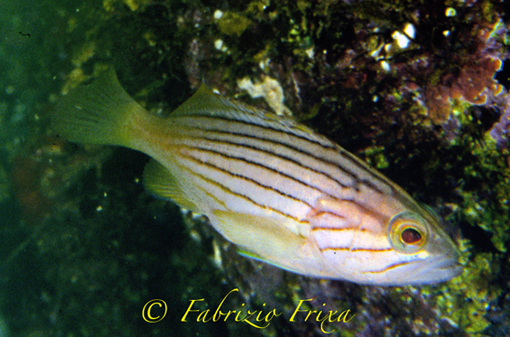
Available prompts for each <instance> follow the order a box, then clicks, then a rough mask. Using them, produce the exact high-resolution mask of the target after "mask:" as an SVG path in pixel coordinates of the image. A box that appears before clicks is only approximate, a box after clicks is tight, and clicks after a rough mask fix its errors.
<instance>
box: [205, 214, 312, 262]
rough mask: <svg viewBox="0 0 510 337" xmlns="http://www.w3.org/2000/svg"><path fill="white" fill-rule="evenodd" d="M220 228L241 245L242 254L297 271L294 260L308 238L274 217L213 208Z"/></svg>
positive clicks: (240, 251)
mask: <svg viewBox="0 0 510 337" xmlns="http://www.w3.org/2000/svg"><path fill="white" fill-rule="evenodd" d="M213 215H214V217H215V219H216V220H217V223H215V224H214V225H215V227H216V229H217V230H218V231H219V232H220V233H221V234H222V235H223V236H225V237H226V238H227V239H228V240H230V241H231V242H233V243H235V244H236V245H238V248H239V253H240V254H241V255H243V256H247V257H250V258H253V259H256V260H260V261H263V262H266V263H270V264H273V265H275V266H278V267H280V268H284V269H289V270H293V269H294V268H293V267H292V266H293V264H294V263H296V262H294V261H293V259H294V258H295V257H298V255H299V254H298V250H299V249H300V248H301V247H303V245H304V244H305V243H306V238H305V237H303V236H300V235H298V234H295V233H293V232H292V231H290V230H289V229H287V228H286V227H284V226H282V225H279V224H278V222H277V221H276V220H274V219H271V218H266V217H262V216H257V215H251V214H243V213H236V212H230V211H220V210H215V211H213Z"/></svg>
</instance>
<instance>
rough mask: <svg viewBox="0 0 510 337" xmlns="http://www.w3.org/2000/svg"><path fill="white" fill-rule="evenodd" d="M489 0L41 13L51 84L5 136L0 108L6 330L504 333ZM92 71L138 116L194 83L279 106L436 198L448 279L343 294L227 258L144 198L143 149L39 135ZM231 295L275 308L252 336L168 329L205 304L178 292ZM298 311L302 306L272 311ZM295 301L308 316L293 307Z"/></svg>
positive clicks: (505, 59)
mask: <svg viewBox="0 0 510 337" xmlns="http://www.w3.org/2000/svg"><path fill="white" fill-rule="evenodd" d="M503 5H504V3H503V2H499V1H496V0H483V1H478V0H467V1H449V0H443V1H438V0H432V1H425V0H421V1H420V0H419V1H396V2H395V1H379V0H374V1H355V0H351V1H326V0H323V1H305V0H300V1H268V0H260V1H244V2H240V1H237V2H231V1H222V2H212V1H205V0H204V1H198V0H192V1H170V0H167V1H165V0H139V1H137V0H125V1H123V0H105V1H102V2H101V1H96V2H83V3H81V4H80V5H78V6H75V5H71V4H69V3H66V4H63V3H61V2H58V1H57V2H55V3H54V5H53V6H48V9H47V11H46V12H45V14H44V15H47V18H46V21H45V22H46V23H45V27H51V30H48V32H47V35H46V36H45V39H41V40H44V41H45V43H44V45H43V46H41V47H40V48H42V50H44V51H47V53H48V54H51V55H56V57H55V56H54V58H52V60H53V61H52V62H49V61H44V62H42V61H41V62H40V63H38V65H39V66H38V67H34V68H33V70H32V71H33V72H35V73H36V74H34V75H35V78H37V79H38V83H41V79H44V78H45V79H47V81H48V83H51V85H50V86H49V87H48V88H46V89H47V91H48V92H47V93H46V94H45V96H44V98H39V100H40V104H37V105H34V106H33V108H32V109H33V112H28V111H26V110H24V111H22V112H20V114H23V113H24V114H26V115H28V117H30V118H29V119H30V120H31V121H32V123H31V124H30V127H31V130H32V132H31V133H29V135H30V136H25V137H24V141H23V142H22V143H21V144H22V146H21V145H19V146H17V147H15V146H13V145H12V144H13V143H12V142H9V141H8V138H7V137H8V136H5V135H8V134H9V129H10V128H11V124H12V123H13V122H12V119H9V118H7V117H9V115H8V113H9V112H8V111H9V105H8V104H7V105H6V103H2V104H0V108H1V109H0V117H1V118H0V121H1V124H0V127H1V128H2V133H1V134H2V135H3V136H2V137H4V138H5V140H4V139H2V141H3V144H2V149H1V151H2V152H3V153H6V154H7V156H6V158H8V162H7V163H2V165H3V167H2V168H0V187H1V190H0V192H1V195H2V198H3V200H5V198H7V197H6V196H5V195H7V194H9V193H10V194H12V195H14V196H15V198H16V201H17V204H16V208H17V210H19V213H20V216H19V228H12V229H10V231H12V233H16V234H19V233H21V234H20V235H19V236H21V237H22V238H18V239H17V240H18V241H17V242H16V244H17V245H18V247H19V248H15V247H14V246H15V245H14V244H13V243H11V244H9V245H8V246H9V247H13V248H12V250H13V253H9V254H4V255H3V256H7V258H6V261H5V262H3V268H2V269H3V270H4V272H3V274H1V279H2V282H3V284H4V285H3V288H4V290H5V292H4V293H2V298H3V299H4V300H3V301H2V304H1V305H0V310H1V313H2V315H3V317H4V319H5V320H6V322H7V324H8V326H9V327H10V330H11V331H12V332H13V333H16V335H20V336H22V335H25V336H59V335H63V336H111V335H122V336H141V335H143V336H146V335H153V336H168V335H182V336H184V335H201V336H216V335H221V336H226V335H230V336H239V335H241V334H243V335H249V336H322V335H324V331H327V332H331V334H330V335H337V336H468V335H476V336H502V335H508V334H510V330H509V327H508V321H510V291H509V290H510V288H509V283H508V280H509V279H510V269H509V267H508V266H509V259H510V252H509V244H510V219H509V211H510V210H509V208H510V206H509V202H508V196H509V195H510V168H509V166H510V159H509V155H510V153H509V149H510V145H509V144H510V143H509V139H508V137H509V136H508V133H509V128H510V103H509V102H510V99H509V97H510V96H509V94H508V90H509V85H510V82H509V70H510V69H509V62H510V61H509V55H510V52H509V44H510V40H509V37H510V33H509V30H508V24H509V15H508V12H505V10H506V7H504V6H503ZM50 18H55V19H54V20H50ZM50 33H51V34H50ZM32 34H34V33H32ZM51 36H52V37H51ZM55 51H57V52H55ZM43 55H44V54H43ZM39 58H41V57H40V56H39ZM41 59H42V58H41ZM108 66H113V67H114V68H115V69H116V71H117V73H118V76H119V80H120V82H121V83H122V85H123V87H124V88H126V89H127V91H128V92H129V93H130V94H131V95H132V96H133V97H134V98H135V99H136V100H137V101H138V102H139V103H140V104H142V105H143V106H144V107H145V108H146V109H147V110H149V111H150V112H152V113H155V114H161V115H165V114H168V113H169V112H171V111H172V110H173V109H175V108H176V107H177V106H178V105H179V104H180V103H182V102H183V101H185V100H186V99H187V98H189V97H190V96H191V94H192V93H193V92H194V91H195V90H196V89H197V88H198V87H199V86H200V85H201V84H202V83H203V82H205V83H206V84H207V85H208V86H209V87H211V88H213V89H215V90H217V91H218V92H220V93H221V94H223V95H225V96H226V97H230V98H235V99H237V100H240V101H243V102H245V103H247V104H250V105H254V106H257V107H259V108H264V109H268V110H272V111H275V112H279V113H281V114H289V113H290V112H291V113H292V115H293V116H294V118H296V119H297V120H298V121H300V122H301V123H304V124H306V125H307V126H309V127H311V128H313V129H314V130H316V131H318V132H320V133H322V134H324V135H326V136H328V137H329V138H330V139H331V140H333V141H335V142H337V143H339V144H340V145H341V146H342V147H344V148H346V149H347V150H349V151H350V152H352V153H354V154H355V155H357V156H358V157H360V158H362V159H363V160H366V161H367V162H368V163H369V164H371V165H372V166H373V167H375V168H377V169H378V170H379V171H380V172H381V173H383V174H384V175H385V176H387V177H388V178H390V179H392V180H393V181H395V182H396V183H397V184H398V185H400V186H402V187H403V188H404V189H405V190H406V191H407V192H409V193H410V194H411V195H412V197H413V198H414V199H416V200H419V201H420V202H423V203H424V204H427V205H429V206H430V207H432V208H433V209H434V210H436V211H437V213H438V214H440V215H441V217H442V218H443V219H444V220H445V221H444V223H443V226H444V229H445V231H446V232H448V233H449V234H450V236H451V237H452V238H453V239H454V241H455V242H456V244H457V245H458V247H459V249H460V250H461V252H462V258H461V262H462V263H463V264H464V266H465V267H464V272H463V274H462V275H461V276H459V277H457V278H455V279H453V280H452V281H450V282H446V283H441V284H437V285H430V286H422V287H375V286H361V285H357V284H353V283H347V282H339V281H331V280H319V279H313V278H307V277H302V276H298V275H295V274H291V273H288V272H285V271H282V270H280V269H277V268H275V267H272V266H268V265H265V264H262V263H260V262H257V261H253V260H249V259H246V258H243V257H241V256H239V255H238V254H237V252H236V250H235V247H233V245H231V244H229V243H228V242H227V241H225V240H224V239H223V238H222V237H221V235H219V234H218V233H216V232H215V231H214V230H213V229H212V228H210V226H209V225H208V223H207V219H205V218H204V217H200V216H196V215H194V214H191V213H188V212H181V211H180V210H179V209H178V208H177V207H176V206H175V205H173V204H171V203H169V202H166V201H163V200H158V199H155V198H153V197H151V196H150V195H149V194H148V193H146V192H145V191H144V189H143V187H142V185H141V183H140V180H141V177H142V172H143V167H144V165H145V163H146V162H147V160H148V158H146V157H145V156H144V155H142V154H139V153H135V152H131V151H128V150H125V149H120V148H117V149H112V148H108V147H100V146H92V145H88V146H78V145H75V144H72V143H67V142H65V141H62V140H59V139H56V138H55V137H53V136H52V135H51V131H50V129H49V127H48V121H49V118H50V116H51V113H52V107H51V103H52V102H55V101H56V99H57V97H58V96H59V95H60V94H61V93H64V92H68V91H69V90H70V89H71V88H73V87H75V86H77V85H78V84H79V83H82V82H87V81H89V80H90V79H92V78H93V77H94V76H95V75H97V74H98V73H100V72H101V71H102V70H104V69H106V68H107V67H108ZM1 97H3V96H0V98H1ZM4 100H5V101H7V99H4ZM31 114H32V115H31ZM35 115H37V116H38V118H33V116H35ZM4 131H5V132H4ZM20 148H22V149H20ZM233 289H238V291H237V292H234V293H232V294H230V295H229V297H228V299H227V300H226V301H225V310H241V309H242V310H252V311H257V312H263V313H264V314H263V315H262V317H265V314H266V313H268V312H270V311H271V310H272V309H275V310H276V311H277V312H279V313H280V312H281V315H278V316H275V317H273V319H271V321H270V322H269V324H268V326H267V327H264V328H257V327H253V326H252V325H250V324H247V323H246V322H239V321H236V320H235V319H233V318H232V319H228V320H226V321H223V320H221V321H219V322H212V321H211V322H208V323H203V322H197V314H193V315H191V314H190V316H189V317H188V320H187V321H186V322H182V321H181V319H182V317H183V315H184V313H185V312H186V309H188V307H189V305H190V301H191V300H193V299H204V300H203V301H200V302H196V308H197V309H199V310H206V309H208V308H209V309H211V310H215V309H216V307H217V305H218V303H220V302H221V301H222V299H224V297H225V295H227V294H228V293H229V292H230V291H231V290H233ZM13 294H15V295H13ZM155 298H162V299H164V300H165V301H166V302H167V304H168V313H167V316H166V318H165V319H164V320H162V321H161V322H159V323H155V324H149V323H147V322H145V321H144V320H143V318H142V316H141V313H142V308H143V306H144V305H145V303H147V302H148V301H149V300H151V299H155ZM308 299H310V301H306V300H308ZM298 306H299V307H300V308H301V310H303V311H301V312H298V313H297V314H296V316H295V317H294V318H295V319H294V320H291V318H292V316H293V313H294V312H295V310H296V308H297V307H298ZM347 309H349V310H350V313H349V316H348V318H346V317H345V316H344V317H343V320H341V321H340V322H336V321H335V322H328V321H327V319H326V321H325V322H324V323H322V321H321V319H320V317H319V318H317V316H316V315H317V314H318V312H317V311H322V312H323V313H324V314H327V313H328V312H332V311H335V310H336V311H338V312H337V314H336V316H335V318H336V317H337V316H338V314H340V313H341V312H343V311H345V310H347ZM306 310H310V311H313V310H315V311H316V312H315V313H314V314H313V315H311V316H310V317H309V318H308V319H305V318H306V314H307V311H306ZM321 317H322V318H324V317H326V316H321ZM349 318H350V319H349Z"/></svg>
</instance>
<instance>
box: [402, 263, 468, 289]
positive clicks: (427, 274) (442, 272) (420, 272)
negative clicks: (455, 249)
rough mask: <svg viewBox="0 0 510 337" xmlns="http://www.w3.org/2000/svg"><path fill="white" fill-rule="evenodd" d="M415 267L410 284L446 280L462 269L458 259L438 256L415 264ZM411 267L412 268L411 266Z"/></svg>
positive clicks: (456, 274)
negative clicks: (420, 263)
mask: <svg viewBox="0 0 510 337" xmlns="http://www.w3.org/2000/svg"><path fill="white" fill-rule="evenodd" d="M417 262H418V261H417ZM422 263H423V262H422ZM415 267H416V270H415V273H414V275H413V276H414V277H413V279H412V280H410V281H411V282H410V283H411V284H429V283H438V282H444V281H448V280H450V279H452V278H454V277H457V276H459V275H460V274H462V271H463V269H464V267H463V266H462V265H461V264H460V263H459V262H458V260H457V259H456V258H452V257H438V258H436V259H433V260H430V261H427V263H426V264H424V265H417V266H415ZM411 269H414V268H412V267H411Z"/></svg>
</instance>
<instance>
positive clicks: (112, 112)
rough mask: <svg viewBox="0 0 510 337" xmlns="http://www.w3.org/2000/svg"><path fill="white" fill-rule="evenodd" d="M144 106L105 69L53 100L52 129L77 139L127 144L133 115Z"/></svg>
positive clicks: (113, 73) (128, 144) (99, 142)
mask: <svg viewBox="0 0 510 337" xmlns="http://www.w3.org/2000/svg"><path fill="white" fill-rule="evenodd" d="M145 112H146V110H145V109H144V108H143V107H142V106H140V105H139V104H138V103H137V102H136V101H134V100H133V99H132V98H131V97H130V96H129V95H128V93H127V92H126V91H125V90H124V89H123V88H122V86H121V85H120V83H119V81H118V80H117V76H116V75H115V71H114V70H112V69H109V70H108V71H105V72H104V73H103V74H101V75H100V76H99V77H98V78H97V79H96V80H95V81H94V82H93V83H92V84H90V85H88V86H81V87H78V88H76V89H74V90H73V91H72V92H71V93H69V94H68V95H66V96H64V97H62V98H61V99H60V101H59V102H58V103H57V106H56V109H55V113H54V115H53V119H52V128H53V130H54V131H55V132H56V133H57V134H58V135H59V136H62V137H63V138H66V139H68V140H70V141H73V142H77V143H87V144H104V145H121V146H126V147H131V146H130V144H131V142H132V141H131V138H132V136H133V135H132V134H131V133H130V128H131V126H130V125H132V124H131V120H132V117H133V115H135V114H140V113H142V114H143V113H145Z"/></svg>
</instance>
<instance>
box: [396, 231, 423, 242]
mask: <svg viewBox="0 0 510 337" xmlns="http://www.w3.org/2000/svg"><path fill="white" fill-rule="evenodd" d="M421 238H422V236H421V234H420V232H418V231H417V230H416V229H415V228H412V227H408V228H406V229H404V230H403V231H402V233H400V239H401V240H402V241H403V242H404V243H407V244H409V245H410V244H416V243H417V242H419V241H420V240H421Z"/></svg>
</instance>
